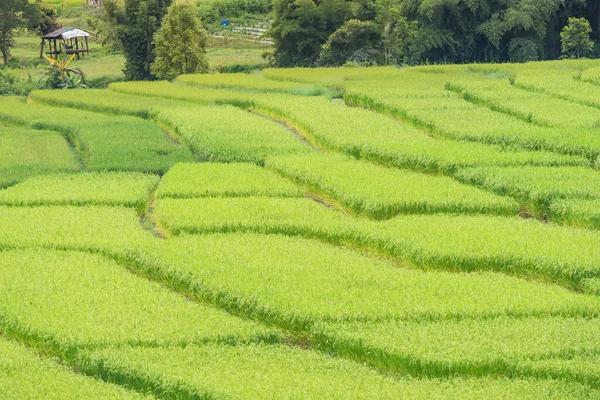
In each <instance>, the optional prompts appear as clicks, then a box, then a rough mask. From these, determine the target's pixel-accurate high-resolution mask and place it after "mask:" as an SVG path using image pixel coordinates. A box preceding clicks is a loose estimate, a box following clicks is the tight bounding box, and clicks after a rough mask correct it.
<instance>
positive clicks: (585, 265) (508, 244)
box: [377, 215, 600, 289]
mask: <svg viewBox="0 0 600 400" xmlns="http://www.w3.org/2000/svg"><path fill="white" fill-rule="evenodd" d="M377 235H382V236H381V238H382V239H383V240H385V241H387V242H388V243H390V244H389V246H390V249H391V248H393V249H394V250H393V251H394V252H395V253H397V254H402V255H403V256H404V257H406V258H408V259H409V260H411V261H412V262H414V263H415V264H417V265H424V266H429V267H430V268H443V269H450V270H460V271H472V270H479V269H481V268H484V269H490V270H498V271H504V272H506V273H513V274H517V275H521V276H533V277H538V278H542V279H546V280H551V281H554V282H557V283H560V284H562V285H566V286H568V287H572V288H579V289H581V282H582V280H584V279H586V278H594V277H599V276H600V264H598V257H599V254H598V252H599V251H600V242H599V241H600V236H598V235H597V234H596V233H595V232H592V231H586V230H577V229H572V228H568V227H561V226H556V225H549V224H545V223H542V222H539V221H536V220H531V219H529V220H523V219H519V218H507V217H491V216H446V215H431V216H400V217H396V218H394V219H392V220H389V221H386V222H385V223H383V224H381V225H380V227H379V228H378V231H377Z"/></svg>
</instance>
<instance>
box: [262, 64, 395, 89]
mask: <svg viewBox="0 0 600 400" xmlns="http://www.w3.org/2000/svg"><path fill="white" fill-rule="evenodd" d="M308 71H309V70H307V69H306V68H267V69H264V70H263V71H262V75H263V76H264V77H265V78H267V79H272V80H277V81H290V82H303V83H322V84H333V85H336V84H343V83H344V82H345V81H356V80H370V81H372V80H379V79H384V80H388V81H389V79H393V78H397V77H398V75H399V74H398V73H399V72H400V70H399V69H398V68H395V67H379V68H346V67H341V68H312V69H310V72H308ZM403 84H404V82H403Z"/></svg>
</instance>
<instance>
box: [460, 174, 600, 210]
mask: <svg viewBox="0 0 600 400" xmlns="http://www.w3.org/2000/svg"><path fill="white" fill-rule="evenodd" d="M455 176H456V177H457V179H458V180H460V181H461V182H465V183H469V184H473V185H477V186H480V187H482V188H485V189H488V190H491V191H493V192H495V193H498V194H501V195H508V196H512V197H515V198H516V199H518V200H519V201H521V202H530V203H532V205H533V207H534V209H535V210H536V211H538V212H541V213H547V212H548V207H550V204H551V202H553V201H554V200H555V199H561V198H582V199H594V198H600V174H599V173H598V172H597V171H595V170H593V169H591V168H585V167H556V168H554V167H537V166H536V167H530V166H523V167H519V168H512V167H511V168H472V169H465V170H461V171H458V172H457V173H456V174H455Z"/></svg>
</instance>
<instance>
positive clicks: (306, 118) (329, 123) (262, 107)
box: [111, 82, 587, 172]
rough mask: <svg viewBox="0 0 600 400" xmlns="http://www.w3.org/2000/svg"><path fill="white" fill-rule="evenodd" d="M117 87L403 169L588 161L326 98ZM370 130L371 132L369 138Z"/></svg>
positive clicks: (449, 169) (166, 86) (157, 86)
mask: <svg viewBox="0 0 600 400" xmlns="http://www.w3.org/2000/svg"><path fill="white" fill-rule="evenodd" d="M111 88H112V89H113V90H115V91H119V92H122V93H128V94H138V95H146V96H158V97H163V98H170V99H178V100H187V101H193V102H198V103H201V104H206V103H207V102H210V101H213V102H217V103H230V104H235V105H238V106H241V107H244V108H248V107H250V108H251V109H254V110H257V111H259V112H262V113H265V114H268V115H271V116H273V117H276V118H278V119H281V120H283V121H285V122H286V123H288V124H289V125H291V126H293V127H295V128H297V129H298V130H299V131H300V132H301V133H302V134H303V135H304V136H306V137H307V138H308V139H309V140H310V141H311V142H313V143H314V144H316V145H317V146H320V147H323V148H327V149H330V150H334V151H339V152H343V153H346V154H349V155H352V156H356V157H361V158H365V159H370V160H376V161H377V162H380V163H383V164H387V165H391V166H395V167H401V168H405V167H411V168H418V169H422V170H426V171H441V172H452V171H454V170H456V169H457V168H461V167H466V166H477V165H528V164H532V165H564V164H566V165H578V164H585V163H586V162H587V161H586V160H583V159H581V158H571V157H565V156H560V155H556V154H551V153H544V152H528V151H522V150H514V149H505V148H500V147H498V146H489V145H484V144H479V143H466V142H458V141H452V140H438V139H434V138H432V137H430V136H428V135H427V134H426V132H424V131H422V130H420V129H418V128H415V127H413V126H411V125H408V124H403V123H401V122H399V121H396V120H394V119H392V118H389V117H387V116H383V115H378V114H377V113H373V112H370V111H367V110H363V109H359V108H350V107H346V106H344V105H340V104H336V103H333V102H331V101H329V100H328V99H326V98H321V97H316V98H307V97H306V96H293V95H285V94H269V95H265V94H262V95H261V94H253V93H246V94H245V93H243V92H239V91H230V90H216V89H206V90H202V89H199V88H185V87H180V86H178V85H173V84H168V83H164V82H159V83H156V84H145V85H141V84H139V83H120V84H113V85H111ZM323 115H327V118H323V117H322V116H323ZM340 121H343V122H340ZM364 132H369V135H365V134H364Z"/></svg>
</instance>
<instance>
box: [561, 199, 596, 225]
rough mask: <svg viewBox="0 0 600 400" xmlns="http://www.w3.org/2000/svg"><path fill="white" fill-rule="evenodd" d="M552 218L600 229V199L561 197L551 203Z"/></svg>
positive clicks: (570, 223)
mask: <svg viewBox="0 0 600 400" xmlns="http://www.w3.org/2000/svg"><path fill="white" fill-rule="evenodd" d="M550 218H552V220H554V221H557V222H561V223H566V224H569V225H575V226H579V227H584V228H589V229H600V199H596V200H581V199H564V200H563V199H560V200H555V201H553V202H552V203H551V204H550Z"/></svg>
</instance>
